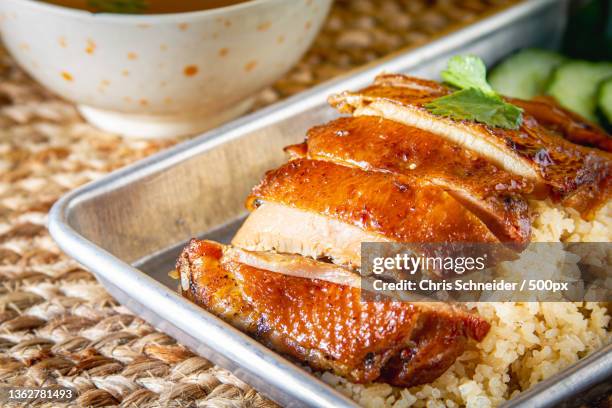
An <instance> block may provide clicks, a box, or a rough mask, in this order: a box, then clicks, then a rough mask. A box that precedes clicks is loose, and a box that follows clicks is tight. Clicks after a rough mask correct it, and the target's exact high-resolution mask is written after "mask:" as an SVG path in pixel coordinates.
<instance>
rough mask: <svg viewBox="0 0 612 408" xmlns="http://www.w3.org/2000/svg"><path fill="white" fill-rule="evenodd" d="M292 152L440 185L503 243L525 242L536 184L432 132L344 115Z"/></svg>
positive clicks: (314, 130) (313, 132) (315, 131)
mask: <svg viewBox="0 0 612 408" xmlns="http://www.w3.org/2000/svg"><path fill="white" fill-rule="evenodd" d="M288 151H290V153H292V154H293V156H294V157H295V156H298V157H299V156H302V157H304V156H306V157H308V158H309V159H313V160H326V161H332V162H335V163H339V164H343V165H348V166H354V167H358V168H361V169H363V170H367V171H379V172H388V173H393V174H395V175H398V176H400V179H403V180H405V181H407V182H409V183H410V182H412V183H414V182H424V183H429V184H433V185H437V186H439V187H441V188H443V189H444V190H446V191H448V192H449V193H450V194H451V195H453V197H455V198H457V199H458V200H460V201H461V202H462V203H463V204H465V205H466V206H468V207H469V208H470V209H471V210H472V212H474V213H475V214H476V215H477V216H478V217H480V219H482V220H483V221H484V222H485V223H486V224H487V226H488V227H489V228H490V229H491V230H492V232H493V233H495V234H496V235H497V237H498V238H500V240H501V241H503V242H513V243H518V244H526V243H527V242H528V240H529V236H530V220H529V212H528V205H527V202H526V200H525V199H524V198H522V197H521V195H520V194H527V193H530V192H531V191H532V189H533V185H532V183H530V182H528V181H527V180H525V179H524V178H522V177H519V176H516V175H513V174H510V173H508V172H506V171H504V170H501V169H500V168H498V167H497V166H495V165H493V164H491V163H490V162H489V161H487V160H486V159H484V158H483V157H481V156H479V155H477V154H475V153H474V152H471V151H469V150H466V149H464V148H462V147H461V146H459V145H457V144H455V143H452V142H449V141H447V140H446V139H444V138H442V137H440V136H437V135H435V134H433V133H431V132H427V131H424V130H422V129H418V128H415V127H412V126H406V125H403V124H401V123H399V122H394V121H390V120H386V119H382V118H380V117H374V116H361V117H345V118H340V119H337V120H334V121H332V122H330V123H328V124H326V125H322V126H315V127H313V128H312V129H310V130H309V132H308V138H307V143H306V144H303V145H296V146H291V147H289V148H288Z"/></svg>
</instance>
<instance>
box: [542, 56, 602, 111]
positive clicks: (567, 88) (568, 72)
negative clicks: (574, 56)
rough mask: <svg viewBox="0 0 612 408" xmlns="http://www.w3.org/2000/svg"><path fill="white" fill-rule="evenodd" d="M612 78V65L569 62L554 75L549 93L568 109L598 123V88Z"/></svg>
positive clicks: (561, 66) (562, 65)
mask: <svg viewBox="0 0 612 408" xmlns="http://www.w3.org/2000/svg"><path fill="white" fill-rule="evenodd" d="M609 76H612V63H609V62H600V63H593V62H587V61H569V62H566V63H564V64H561V65H560V66H559V67H558V68H557V69H556V70H555V71H554V72H553V74H552V78H551V80H550V84H549V86H548V93H549V94H550V95H552V96H554V97H555V98H556V99H557V101H558V102H559V103H560V104H561V105H563V106H565V107H566V108H568V109H570V110H573V111H574V112H576V113H578V114H580V115H582V116H583V117H585V118H586V119H588V120H590V121H593V122H597V115H596V108H597V87H598V86H599V83H600V82H601V81H602V80H604V79H606V78H607V77H609Z"/></svg>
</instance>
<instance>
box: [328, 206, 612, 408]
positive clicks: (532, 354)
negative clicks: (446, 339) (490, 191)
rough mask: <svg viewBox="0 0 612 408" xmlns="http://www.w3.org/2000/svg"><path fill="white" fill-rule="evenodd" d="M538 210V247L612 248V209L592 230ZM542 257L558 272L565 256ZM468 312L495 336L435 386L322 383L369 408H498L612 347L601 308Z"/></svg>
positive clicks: (553, 211)
mask: <svg viewBox="0 0 612 408" xmlns="http://www.w3.org/2000/svg"><path fill="white" fill-rule="evenodd" d="M531 206H532V209H533V211H534V214H535V219H534V222H533V228H534V231H533V241H536V242H559V241H564V242H610V241H612V202H610V203H608V204H607V205H606V206H605V207H603V208H602V209H601V210H600V211H599V212H598V214H597V215H596V217H595V219H594V220H593V221H590V222H587V221H584V220H583V219H582V218H580V216H579V214H578V213H577V212H576V211H574V210H572V209H566V208H562V207H560V206H556V205H553V204H552V203H550V202H549V201H533V202H532V203H531ZM538 255H539V256H540V257H541V259H540V261H541V262H543V263H550V264H555V262H557V261H558V255H559V254H556V253H555V252H554V251H551V253H550V254H546V253H540V254H538ZM601 256H602V257H606V256H610V254H602V255H601ZM608 259H609V258H608ZM599 261H600V262H601V261H603V259H600V260H599ZM593 262H594V263H597V262H598V260H594V261H593ZM536 267H537V266H536ZM468 306H469V307H471V308H475V309H477V310H478V312H479V313H480V315H482V316H483V317H484V318H486V319H487V320H488V321H489V323H491V331H490V332H489V334H488V335H487V337H486V338H485V339H484V340H483V341H482V342H481V343H478V344H476V343H472V344H471V345H470V346H469V348H468V350H466V351H465V352H464V353H463V355H462V356H460V357H459V358H458V359H457V361H456V362H455V363H454V364H453V366H451V368H449V369H448V370H447V371H446V372H445V373H444V374H443V375H442V376H441V377H440V378H438V379H437V380H436V381H434V382H433V383H431V384H427V385H421V386H418V387H412V388H409V389H400V388H394V387H391V386H389V385H387V384H371V385H356V384H351V383H349V382H347V381H346V380H344V379H342V378H339V377H337V376H335V375H333V374H330V373H324V374H322V375H321V378H322V379H323V381H325V382H327V383H329V384H331V385H333V386H334V387H335V388H337V389H338V390H339V391H340V392H342V393H343V394H345V395H347V396H349V397H350V398H352V399H354V400H355V401H356V402H357V403H359V404H360V405H362V406H364V407H393V408H405V407H427V408H433V407H460V406H467V407H479V408H480V407H494V406H497V405H500V404H501V403H503V402H504V401H506V400H508V399H510V398H512V397H514V396H516V395H517V394H518V393H520V392H521V391H524V390H526V389H528V388H529V387H531V386H533V385H534V384H536V383H538V382H539V381H542V380H544V379H546V378H548V377H550V376H552V375H554V374H556V373H558V372H559V371H561V370H563V369H564V368H566V367H567V366H569V365H570V364H572V363H574V362H576V361H577V360H578V359H580V358H582V357H584V356H586V355H587V354H589V353H591V352H593V351H595V350H597V349H599V348H601V347H602V346H603V345H605V344H607V343H608V342H610V341H611V340H612V335H611V333H610V331H609V330H608V323H609V321H610V316H609V314H608V312H607V309H606V307H605V305H604V304H601V303H589V302H575V303H570V302H559V303H552V302H548V303H536V302H531V303H514V302H506V303H473V304H469V305H468Z"/></svg>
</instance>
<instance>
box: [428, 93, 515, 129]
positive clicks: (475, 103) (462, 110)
mask: <svg viewBox="0 0 612 408" xmlns="http://www.w3.org/2000/svg"><path fill="white" fill-rule="evenodd" d="M427 109H428V110H429V111H430V112H431V113H433V114H434V115H438V116H447V117H449V118H451V119H455V120H471V121H474V122H480V123H485V124H487V125H490V126H495V127H501V128H504V129H518V128H519V126H521V122H522V121H523V116H522V113H523V111H522V110H521V108H519V107H516V106H514V105H512V104H509V103H506V102H504V101H503V99H501V98H498V97H491V95H487V94H485V93H484V92H482V91H481V90H480V89H476V88H468V89H463V90H461V91H457V92H455V93H452V94H450V95H447V96H443V97H441V98H438V99H436V100H434V101H433V102H431V103H428V104H427Z"/></svg>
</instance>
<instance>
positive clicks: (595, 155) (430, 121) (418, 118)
mask: <svg viewBox="0 0 612 408" xmlns="http://www.w3.org/2000/svg"><path fill="white" fill-rule="evenodd" d="M449 92H450V90H449V89H448V88H446V87H445V86H443V85H441V84H438V83H437V82H434V81H427V80H422V79H416V78H412V77H409V76H405V75H380V76H378V77H377V78H376V80H375V82H374V84H373V85H371V86H369V87H367V88H364V89H362V90H360V91H358V92H343V93H341V94H339V95H333V96H331V97H330V99H329V102H330V104H331V105H332V106H334V107H336V108H337V109H339V110H340V111H341V112H346V113H353V114H354V115H356V116H360V115H373V116H381V117H384V118H386V119H391V120H395V121H398V122H401V123H404V124H406V125H410V126H414V127H417V128H420V129H423V130H427V131H430V132H432V133H435V134H438V135H440V136H443V137H445V138H447V139H449V140H451V141H453V142H456V143H459V144H461V145H463V146H465V147H466V148H468V149H471V150H474V151H475V152H477V153H479V154H481V155H483V156H484V157H487V158H488V159H489V160H491V161H492V162H493V163H495V164H496V165H498V166H500V167H501V168H503V169H505V170H507V171H509V172H512V173H514V174H517V175H520V176H522V177H526V178H528V179H530V180H533V181H534V182H536V183H537V185H536V187H538V189H542V190H543V191H545V192H546V193H547V194H548V195H550V196H551V197H552V198H553V199H554V200H555V201H560V202H562V203H563V204H564V205H566V206H571V207H573V208H575V209H577V210H578V211H580V213H581V214H582V215H583V216H584V217H585V218H590V217H592V216H593V215H594V212H595V211H596V210H597V209H598V208H599V207H600V206H601V205H602V204H603V203H604V202H606V201H607V200H608V199H609V198H610V164H611V157H612V156H611V155H610V154H608V153H606V152H603V151H600V150H597V149H592V148H588V147H584V146H578V145H576V144H574V143H571V142H570V141H568V140H565V139H564V138H562V137H559V135H558V134H557V133H555V132H553V131H551V130H550V129H547V128H546V127H545V126H542V124H540V123H539V122H538V121H537V120H536V119H535V118H534V117H533V116H531V115H530V114H528V113H525V114H524V119H523V124H522V125H521V127H520V129H518V130H509V129H502V128H492V127H489V126H486V125H484V124H481V123H475V122H470V121H455V120H452V119H450V118H444V117H439V116H435V115H432V114H430V113H429V112H428V111H427V109H425V108H424V105H425V104H427V103H428V102H430V101H432V100H433V99H436V98H438V97H440V96H444V95H447V94H448V93H449Z"/></svg>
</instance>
